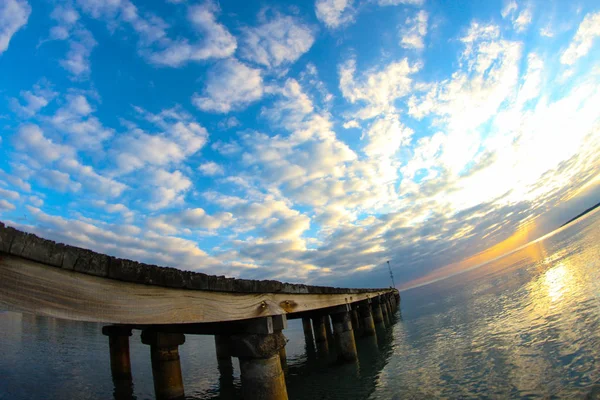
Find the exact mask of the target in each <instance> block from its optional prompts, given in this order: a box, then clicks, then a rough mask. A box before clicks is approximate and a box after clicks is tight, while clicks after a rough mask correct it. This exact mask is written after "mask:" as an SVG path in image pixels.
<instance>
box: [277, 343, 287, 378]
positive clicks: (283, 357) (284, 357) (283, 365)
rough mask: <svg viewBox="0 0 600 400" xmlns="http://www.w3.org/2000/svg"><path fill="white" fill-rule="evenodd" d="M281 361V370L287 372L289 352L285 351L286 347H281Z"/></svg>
mask: <svg viewBox="0 0 600 400" xmlns="http://www.w3.org/2000/svg"><path fill="white" fill-rule="evenodd" d="M279 362H280V363H281V370H282V371H283V372H284V373H285V374H287V371H288V365H287V352H286V351H285V347H282V348H281V349H279Z"/></svg>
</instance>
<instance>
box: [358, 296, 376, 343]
mask: <svg viewBox="0 0 600 400" xmlns="http://www.w3.org/2000/svg"><path fill="white" fill-rule="evenodd" d="M358 312H359V315H360V319H361V322H362V334H363V336H375V335H376V331H375V322H374V321H373V314H372V312H371V305H370V304H369V301H368V300H365V301H362V302H361V303H360V304H359V306H358Z"/></svg>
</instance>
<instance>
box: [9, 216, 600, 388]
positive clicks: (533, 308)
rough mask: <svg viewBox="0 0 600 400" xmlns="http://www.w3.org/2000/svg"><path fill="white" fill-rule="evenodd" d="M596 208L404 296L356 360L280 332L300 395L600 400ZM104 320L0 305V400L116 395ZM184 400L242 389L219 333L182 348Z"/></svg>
mask: <svg viewBox="0 0 600 400" xmlns="http://www.w3.org/2000/svg"><path fill="white" fill-rule="evenodd" d="M599 223H600V212H593V213H590V214H588V215H586V216H585V217H583V218H580V219H578V220H577V221H575V222H573V223H571V224H569V225H567V226H565V227H563V228H561V229H559V230H557V231H555V232H554V233H552V234H551V235H548V236H547V237H545V238H544V239H543V240H538V241H536V242H532V243H531V244H529V245H528V246H526V247H524V248H522V249H521V250H519V251H516V252H514V253H512V254H509V255H507V256H505V257H503V258H500V259H497V260H495V261H493V262H490V263H488V264H485V265H483V266H480V267H478V268H476V269H473V270H470V271H467V272H464V273H461V274H459V275H455V276H452V277H450V278H447V279H444V280H442V281H438V282H435V283H432V284H429V285H425V286H421V287H418V288H414V289H411V290H407V291H403V292H401V295H402V304H401V307H400V310H399V311H398V312H397V313H396V314H395V315H394V316H393V320H394V324H393V325H392V326H390V327H388V328H386V329H380V330H379V331H378V335H377V339H376V340H375V339H373V338H371V339H368V338H360V339H358V340H357V347H358V352H359V360H358V362H357V363H354V364H339V363H337V362H336V354H335V352H333V351H332V352H331V353H328V354H323V353H318V352H315V351H314V348H313V346H307V344H306V343H305V340H304V336H303V332H302V326H301V323H300V321H299V320H290V321H289V326H288V328H287V329H286V330H285V331H284V334H285V336H286V337H287V339H288V340H289V342H288V344H287V347H286V349H287V361H288V372H287V375H286V382H287V389H288V395H289V398H290V399H306V400H317V399H344V400H346V399H439V398H442V399H459V398H460V399H471V398H473V399H474V398H489V399H509V398H543V399H553V398H577V399H600V229H599V227H600V225H599ZM101 326H102V325H101V324H97V323H82V322H72V321H65V320H59V319H53V318H46V317H39V316H34V315H26V314H19V313H14V312H8V311H3V312H0V399H3V400H4V399H6V400H8V399H10V400H21V399H22V400H25V399H80V400H86V399H89V400H92V399H113V398H114V396H115V394H116V395H117V397H119V396H122V393H123V391H122V388H121V389H120V390H117V391H116V392H115V387H114V385H113V382H112V380H111V376H110V366H109V354H108V339H107V337H105V336H103V335H102V334H101ZM130 343H131V360H132V373H133V387H130V388H128V390H129V391H128V393H130V394H131V393H132V394H133V396H131V397H130V398H135V399H153V398H154V387H153V381H152V370H151V365H150V349H149V347H148V346H146V345H144V344H142V343H141V341H140V334H139V332H135V331H134V334H133V336H132V337H131V338H130ZM180 355H181V365H182V371H183V379H184V385H185V391H186V396H187V398H188V399H235V398H239V397H240V396H241V392H240V378H239V366H238V365H237V360H234V372H233V375H232V376H229V377H222V376H220V374H219V371H218V368H217V362H216V358H215V347H214V339H213V337H212V336H193V335H187V336H186V342H185V344H184V345H182V346H181V347H180Z"/></svg>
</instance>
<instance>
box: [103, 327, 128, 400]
mask: <svg viewBox="0 0 600 400" xmlns="http://www.w3.org/2000/svg"><path fill="white" fill-rule="evenodd" d="M102 334H103V335H106V336H108V344H109V349H110V372H111V375H112V380H113V384H114V386H115V391H114V398H115V399H116V400H120V399H123V400H125V399H132V398H133V381H132V378H131V359H130V357H129V337H130V336H131V329H130V328H128V327H125V326H119V325H110V326H103V327H102Z"/></svg>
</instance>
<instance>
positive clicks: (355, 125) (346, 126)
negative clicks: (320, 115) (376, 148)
mask: <svg viewBox="0 0 600 400" xmlns="http://www.w3.org/2000/svg"><path fill="white" fill-rule="evenodd" d="M343 126H344V129H350V128H360V124H359V123H358V121H357V120H355V119H351V120H350V121H346V122H344V125H343Z"/></svg>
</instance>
